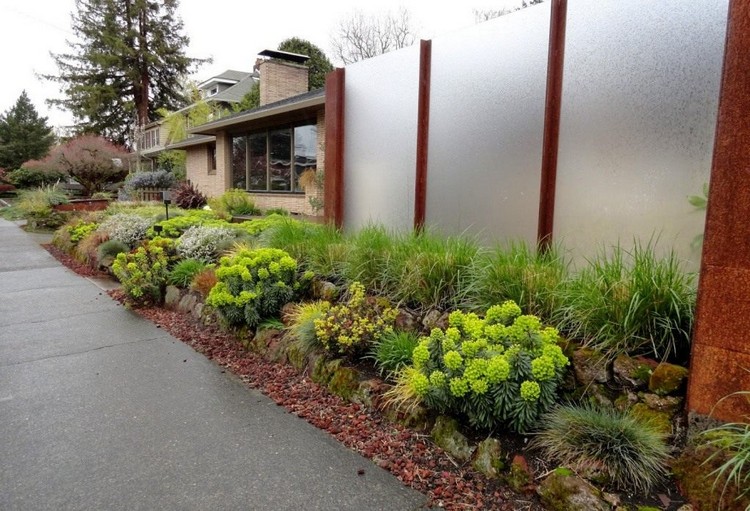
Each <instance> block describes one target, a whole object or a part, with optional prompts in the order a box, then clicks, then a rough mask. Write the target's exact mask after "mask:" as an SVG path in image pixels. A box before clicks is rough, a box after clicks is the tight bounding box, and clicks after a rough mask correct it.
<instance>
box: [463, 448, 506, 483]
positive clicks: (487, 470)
mask: <svg viewBox="0 0 750 511" xmlns="http://www.w3.org/2000/svg"><path fill="white" fill-rule="evenodd" d="M504 465H505V463H504V462H503V448H502V445H501V444H500V440H498V439H496V438H488V439H487V440H483V441H481V442H479V445H477V449H476V451H475V452H474V459H473V460H472V461H471V466H472V467H474V470H476V471H477V472H479V473H480V474H484V476H485V477H489V478H491V479H494V478H496V477H498V475H499V473H500V471H501V470H502V469H503V467H504Z"/></svg>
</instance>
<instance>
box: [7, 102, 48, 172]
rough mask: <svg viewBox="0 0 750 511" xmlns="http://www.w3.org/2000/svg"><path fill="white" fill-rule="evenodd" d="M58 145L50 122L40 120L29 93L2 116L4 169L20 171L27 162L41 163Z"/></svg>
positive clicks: (42, 118) (43, 119)
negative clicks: (40, 160) (51, 149)
mask: <svg viewBox="0 0 750 511" xmlns="http://www.w3.org/2000/svg"><path fill="white" fill-rule="evenodd" d="M54 142H55V135H54V134H53V133H52V129H51V128H50V127H49V126H47V118H46V117H39V114H38V113H37V111H36V108H34V105H33V104H31V101H30V100H29V96H27V95H26V91H23V92H22V93H21V96H20V97H19V98H18V100H17V101H16V104H15V105H13V107H12V108H10V109H9V110H7V111H6V112H5V113H4V114H2V115H0V167H3V168H5V169H8V170H16V169H18V168H20V167H21V164H22V163H23V162H25V161H28V160H38V159H41V158H43V157H44V156H46V155H47V153H48V152H49V148H50V147H51V146H52V144H53V143H54Z"/></svg>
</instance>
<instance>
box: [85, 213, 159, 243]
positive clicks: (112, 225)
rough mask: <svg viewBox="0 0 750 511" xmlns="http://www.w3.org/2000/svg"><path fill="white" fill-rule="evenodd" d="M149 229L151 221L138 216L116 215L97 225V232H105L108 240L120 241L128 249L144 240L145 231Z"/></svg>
mask: <svg viewBox="0 0 750 511" xmlns="http://www.w3.org/2000/svg"><path fill="white" fill-rule="evenodd" d="M149 227H151V220H149V219H147V218H143V217H140V216H138V215H130V214H127V213H117V214H116V215H112V216H110V217H108V218H107V219H106V220H104V222H102V223H101V224H100V225H99V229H98V230H99V231H102V232H106V233H107V234H108V235H109V239H111V240H117V241H121V242H122V243H125V244H126V245H127V246H129V247H130V248H133V247H135V246H136V245H137V244H138V243H139V242H140V241H141V240H144V239H145V238H146V230H148V228H149Z"/></svg>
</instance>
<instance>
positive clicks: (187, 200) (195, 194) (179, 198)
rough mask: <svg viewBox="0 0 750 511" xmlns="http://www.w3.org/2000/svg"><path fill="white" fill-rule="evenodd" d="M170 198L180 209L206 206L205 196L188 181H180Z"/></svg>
mask: <svg viewBox="0 0 750 511" xmlns="http://www.w3.org/2000/svg"><path fill="white" fill-rule="evenodd" d="M172 198H173V201H174V203H175V204H176V205H177V206H178V207H180V208H182V209H198V208H202V207H203V206H205V205H206V204H208V199H207V198H206V196H205V195H204V194H203V192H201V191H200V190H198V188H197V187H196V186H195V185H194V184H193V183H191V182H190V181H181V182H180V183H179V184H178V185H177V187H176V188H175V190H174V192H173V194H172Z"/></svg>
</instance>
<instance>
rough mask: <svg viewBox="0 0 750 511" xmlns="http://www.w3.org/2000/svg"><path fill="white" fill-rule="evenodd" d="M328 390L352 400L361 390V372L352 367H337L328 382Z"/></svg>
mask: <svg viewBox="0 0 750 511" xmlns="http://www.w3.org/2000/svg"><path fill="white" fill-rule="evenodd" d="M328 390H330V391H331V394H335V395H337V396H339V397H341V398H344V399H346V400H350V399H351V398H352V396H353V395H354V394H355V393H356V392H357V390H359V374H358V373H357V371H355V370H354V369H352V368H351V367H345V366H339V367H337V368H336V369H335V370H334V371H333V374H332V375H331V379H330V381H329V382H328Z"/></svg>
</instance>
